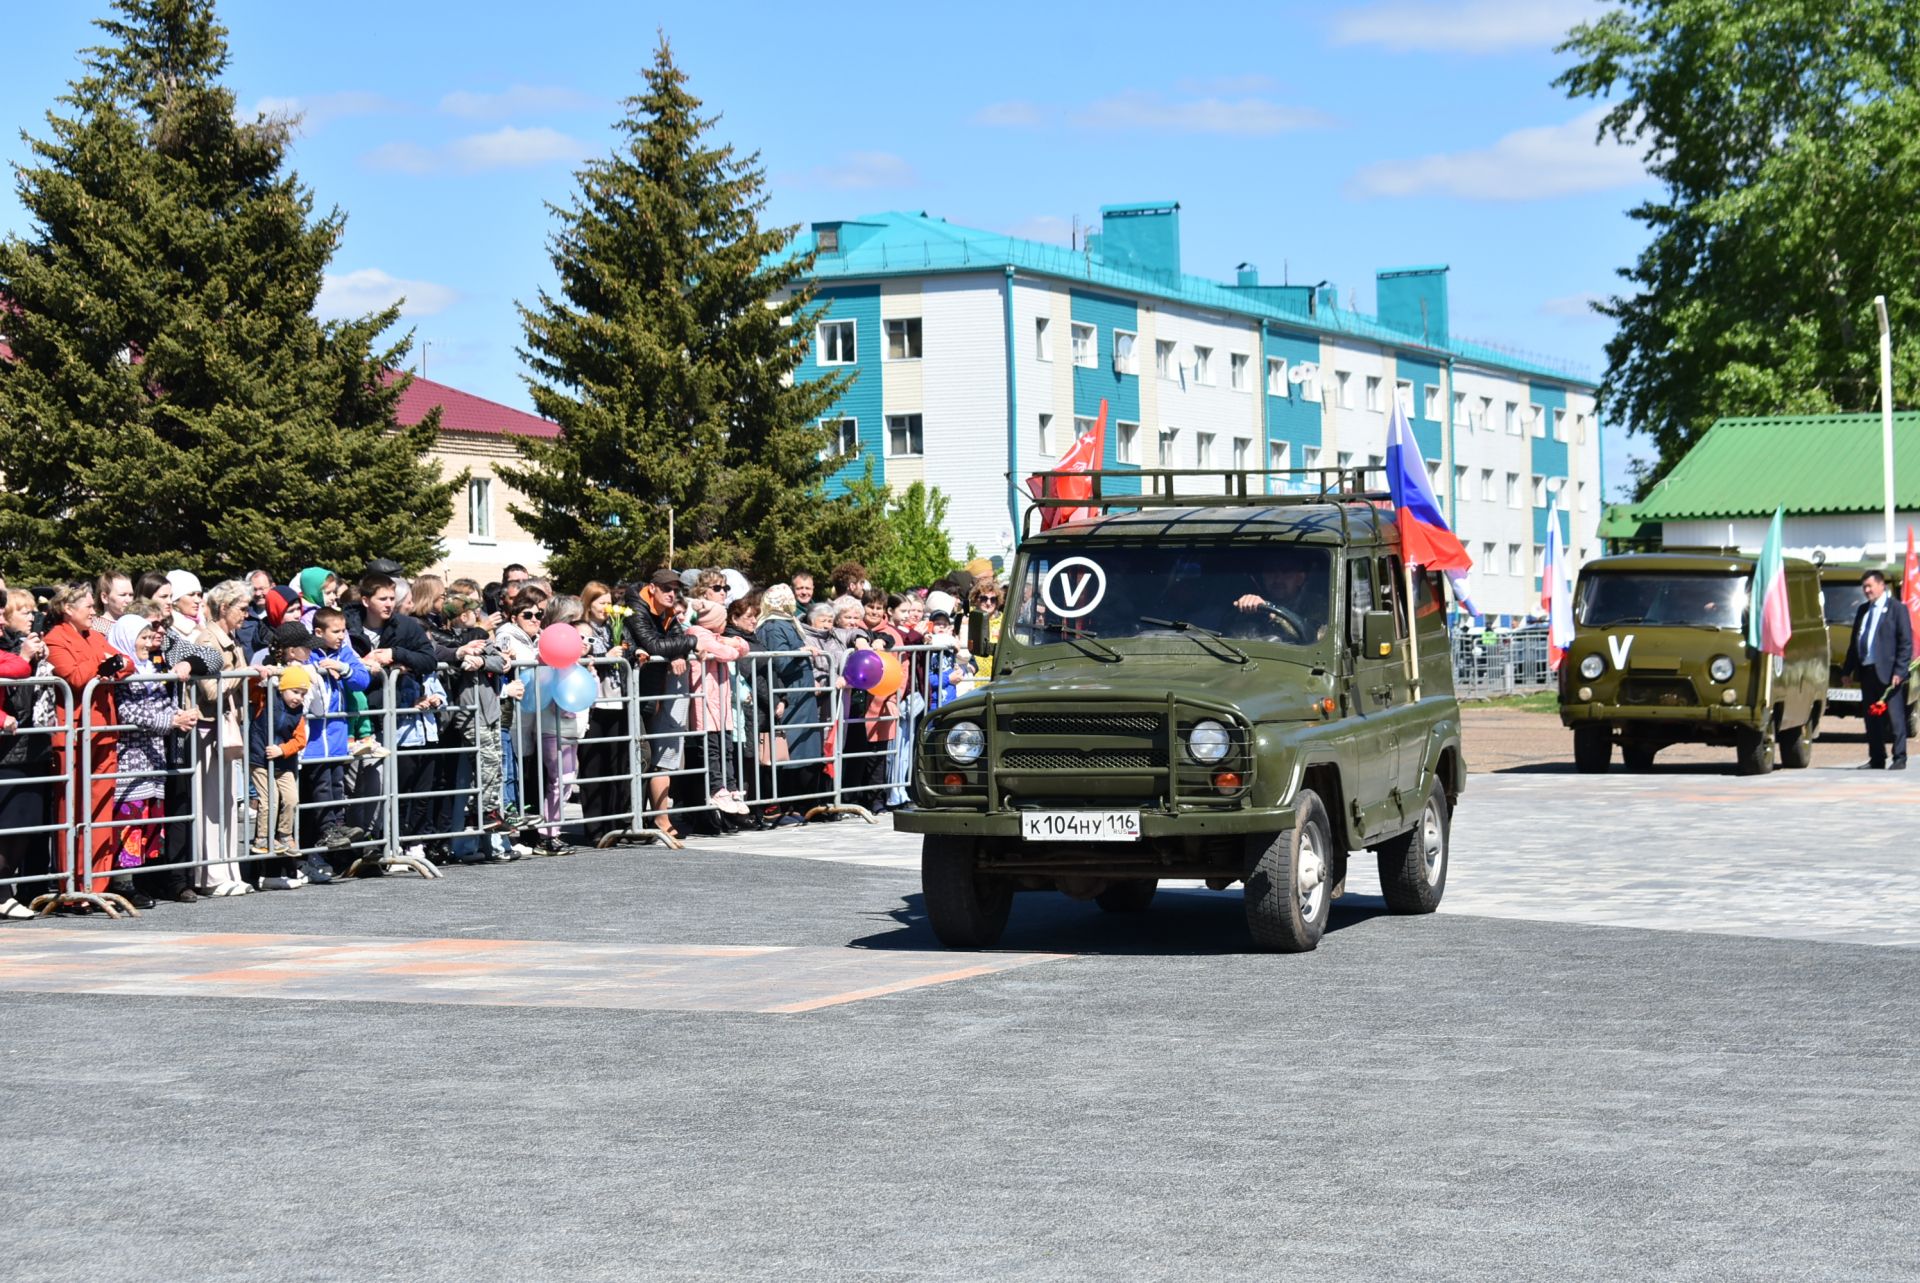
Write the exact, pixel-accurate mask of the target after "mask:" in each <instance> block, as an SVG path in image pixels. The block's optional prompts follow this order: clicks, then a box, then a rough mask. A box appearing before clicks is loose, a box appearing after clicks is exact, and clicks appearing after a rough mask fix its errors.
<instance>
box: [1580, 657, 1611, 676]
mask: <svg viewBox="0 0 1920 1283" xmlns="http://www.w3.org/2000/svg"><path fill="white" fill-rule="evenodd" d="M1606 671H1607V661H1606V660H1604V659H1602V658H1600V657H1599V656H1598V655H1589V656H1587V657H1586V658H1585V659H1583V660H1581V661H1580V675H1581V676H1582V677H1584V678H1586V679H1587V680H1588V681H1592V680H1593V679H1594V678H1596V677H1598V676H1600V674H1602V673H1604V672H1606Z"/></svg>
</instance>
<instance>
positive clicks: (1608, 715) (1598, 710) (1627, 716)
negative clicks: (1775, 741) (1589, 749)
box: [1560, 700, 1754, 726]
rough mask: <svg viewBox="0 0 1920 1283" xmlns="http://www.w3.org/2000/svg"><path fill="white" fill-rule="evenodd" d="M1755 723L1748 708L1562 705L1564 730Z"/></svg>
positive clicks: (1712, 705) (1727, 705)
mask: <svg viewBox="0 0 1920 1283" xmlns="http://www.w3.org/2000/svg"><path fill="white" fill-rule="evenodd" d="M1753 720H1754V711H1753V709H1752V708H1751V707H1750V706H1749V705H1746V704H1678V705H1664V704H1602V703H1598V702H1596V701H1592V700H1589V701H1587V702H1586V703H1583V704H1562V705H1561V706H1560V724H1561V725H1562V726H1586V725H1590V724H1592V723H1594V722H1606V723H1608V724H1618V723H1621V722H1709V723H1721V724H1726V723H1739V722H1751V721H1753Z"/></svg>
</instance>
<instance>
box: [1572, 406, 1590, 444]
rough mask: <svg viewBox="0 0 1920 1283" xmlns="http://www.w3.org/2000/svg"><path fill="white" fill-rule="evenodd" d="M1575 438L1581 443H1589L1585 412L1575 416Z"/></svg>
mask: <svg viewBox="0 0 1920 1283" xmlns="http://www.w3.org/2000/svg"><path fill="white" fill-rule="evenodd" d="M1573 439H1574V441H1575V442H1577V443H1578V444H1580V445H1585V444H1586V443H1587V416H1586V415H1584V414H1576V415H1574V416H1573Z"/></svg>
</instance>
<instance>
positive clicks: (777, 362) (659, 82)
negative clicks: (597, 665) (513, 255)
mask: <svg viewBox="0 0 1920 1283" xmlns="http://www.w3.org/2000/svg"><path fill="white" fill-rule="evenodd" d="M644 76H645V82H646V83H645V92H644V93H642V94H640V95H638V96H637V97H632V98H629V99H627V100H626V103H625V115H624V116H623V118H622V119H621V120H620V121H619V122H618V125H617V129H618V130H619V132H620V133H621V134H622V135H624V137H623V138H622V140H621V142H620V143H619V145H618V146H617V147H616V148H615V149H614V151H613V153H612V154H611V155H609V156H607V157H604V158H601V159H596V160H592V161H589V162H588V163H587V164H586V165H585V166H584V167H583V168H582V169H581V171H580V172H579V174H578V180H579V190H578V192H577V193H576V195H575V197H574V199H573V201H572V203H571V205H569V206H568V207H567V208H564V209H563V208H560V207H559V206H549V208H550V209H551V211H552V213H553V214H554V216H555V217H556V218H557V219H558V220H559V223H560V227H559V230H558V231H557V232H556V233H555V235H554V236H553V237H552V239H551V242H550V249H551V257H552V261H553V265H554V269H555V271H556V272H557V273H558V276H559V286H558V294H559V296H558V297H555V296H553V295H552V294H549V293H548V292H547V291H545V290H542V291H541V292H540V294H539V297H538V300H537V304H536V305H535V306H532V307H525V306H523V307H522V308H521V309H520V313H521V319H522V322H523V324H524V326H525V331H526V347H525V348H524V349H523V350H522V352H521V356H522V359H523V360H525V361H526V363H527V366H528V368H529V369H530V371H531V375H530V376H529V378H528V384H529V386H530V387H531V389H532V392H533V400H534V405H535V407H536V408H537V409H538V410H539V412H540V413H541V414H542V415H544V416H546V417H547V418H549V419H552V420H553V421H555V422H556V423H558V424H560V426H561V428H562V429H563V432H562V435H561V436H560V437H559V438H557V439H555V440H551V441H535V440H530V439H524V438H523V439H517V440H516V441H515V443H514V444H515V446H516V448H517V449H518V450H519V451H520V453H521V454H522V455H523V456H524V457H525V460H526V463H525V464H524V465H523V466H519V467H511V468H502V469H500V472H501V474H502V475H503V476H504V477H506V479H507V480H508V482H509V484H511V485H513V486H514V487H515V488H517V489H518V490H519V491H520V492H521V493H522V494H524V495H526V496H528V500H529V502H528V503H527V505H526V506H525V507H524V508H522V507H516V509H515V515H516V516H517V517H519V519H520V521H521V524H522V525H524V526H525V527H526V529H527V531H528V532H529V533H530V534H532V535H533V536H534V537H535V538H536V539H538V540H540V541H541V542H542V543H544V544H546V545H547V547H548V548H550V549H552V550H553V555H552V558H551V560H550V561H549V567H550V569H551V570H552V571H553V573H554V574H555V575H556V576H557V577H559V578H560V579H562V580H571V581H577V580H579V579H582V578H586V577H589V576H592V577H600V578H608V579H613V578H623V577H626V576H629V575H633V574H635V573H637V572H639V571H641V570H643V569H645V568H647V567H649V566H654V565H659V564H662V563H663V562H665V561H666V559H667V534H668V530H667V522H668V512H667V510H668V509H669V508H670V509H671V510H672V516H673V522H674V527H675V534H676V544H675V549H676V550H675V560H677V561H678V562H680V563H681V564H682V565H692V566H737V567H740V568H742V569H744V570H747V571H749V572H750V573H753V574H755V575H758V576H762V577H768V578H770V577H773V576H777V575H782V574H784V573H786V572H787V571H788V570H790V569H791V568H792V567H795V566H800V565H831V564H833V562H834V561H836V560H839V559H843V558H845V557H851V556H863V555H865V554H866V553H868V552H869V551H870V550H871V549H873V548H875V547H876V546H879V545H880V544H882V543H883V542H884V540H885V538H886V534H885V531H884V529H883V525H882V520H883V517H882V512H881V508H880V505H877V504H875V503H873V502H871V501H870V500H868V499H864V498H862V497H860V496H858V495H856V494H851V493H850V494H846V495H842V496H839V497H836V498H828V497H827V495H826V493H825V481H826V478H827V475H828V473H829V472H831V471H832V470H833V468H834V467H835V466H837V461H834V460H831V459H830V457H829V456H828V454H827V446H828V442H829V432H828V430H827V429H825V428H823V427H821V426H820V416H821V415H822V414H824V413H826V411H827V410H828V409H829V408H830V407H831V406H832V405H833V404H834V402H835V401H837V400H838V399H839V397H840V396H841V394H842V393H843V391H844V390H845V388H846V386H847V380H846V379H845V378H844V377H839V376H836V377H830V378H821V379H818V380H811V381H798V380H795V379H794V378H793V377H792V376H793V374H794V371H795V370H796V368H797V367H798V366H799V364H800V362H801V360H802V359H803V357H804V355H805V345H806V343H807V342H808V341H809V338H810V336H811V331H812V325H811V317H812V316H813V315H814V313H815V311H816V309H815V308H814V306H813V291H812V289H811V287H810V286H809V285H808V284H807V283H806V275H807V272H808V269H809V268H810V267H811V266H812V261H813V260H812V256H811V255H795V256H790V257H786V258H781V257H779V255H780V254H781V253H782V251H783V250H784V249H785V247H786V246H788V245H789V244H790V243H791V241H792V238H793V234H794V231H795V230H796V229H794V228H792V227H774V228H763V227H761V226H760V222H759V215H760V212H761V210H762V209H763V208H764V207H765V205H766V197H765V195H764V186H765V175H764V173H763V171H762V170H761V169H760V168H759V154H758V153H757V152H756V153H754V154H752V155H748V156H744V157H742V156H737V155H736V154H735V152H734V149H733V148H732V147H731V146H730V145H722V144H716V143H714V142H712V141H711V140H710V139H709V131H710V130H711V128H712V126H713V124H714V122H715V120H716V119H717V118H716V117H711V116H703V115H701V114H700V112H701V103H700V100H699V99H697V98H695V97H694V96H693V95H692V94H690V93H689V92H688V90H687V78H686V76H685V75H684V74H683V73H682V72H681V71H680V70H679V68H678V67H676V66H675V65H674V62H673V53H672V49H671V48H670V47H669V45H668V44H667V42H666V40H665V39H664V38H663V39H662V40H661V42H660V45H659V48H658V49H657V51H656V53H655V56H654V61H653V65H652V66H651V67H650V68H648V69H647V70H646V72H645V73H644Z"/></svg>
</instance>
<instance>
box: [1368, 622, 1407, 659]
mask: <svg viewBox="0 0 1920 1283" xmlns="http://www.w3.org/2000/svg"><path fill="white" fill-rule="evenodd" d="M1360 639H1361V640H1360V654H1361V656H1362V657H1363V658H1366V659H1384V658H1385V657H1386V656H1388V655H1391V654H1393V643H1394V642H1395V641H1396V640H1398V638H1397V636H1396V634H1395V630H1394V619H1393V612H1392V611H1390V610H1369V611H1367V612H1366V615H1365V616H1364V619H1363V622H1362V625H1361V629H1360Z"/></svg>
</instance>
